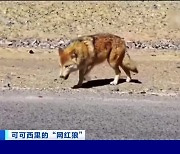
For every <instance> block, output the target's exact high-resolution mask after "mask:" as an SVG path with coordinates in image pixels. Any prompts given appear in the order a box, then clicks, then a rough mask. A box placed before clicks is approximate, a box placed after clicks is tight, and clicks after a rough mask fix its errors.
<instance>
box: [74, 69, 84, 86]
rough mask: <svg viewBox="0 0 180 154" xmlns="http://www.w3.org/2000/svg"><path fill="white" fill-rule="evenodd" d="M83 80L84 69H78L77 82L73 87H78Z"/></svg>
mask: <svg viewBox="0 0 180 154" xmlns="http://www.w3.org/2000/svg"><path fill="white" fill-rule="evenodd" d="M83 80H84V69H80V70H79V81H78V84H77V85H75V86H74V87H73V88H80V87H81V86H82V83H83Z"/></svg>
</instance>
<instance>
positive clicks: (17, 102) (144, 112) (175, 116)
mask: <svg viewBox="0 0 180 154" xmlns="http://www.w3.org/2000/svg"><path fill="white" fill-rule="evenodd" d="M179 100H180V99H179V98H170V97H167V98H166V97H158V96H150V97H148V96H136V97H134V96H132V95H129V96H121V95H119V94H95V93H94V94H93V93H90V94H88V93H86V95H85V94H83V93H79V92H74V93H70V92H67V93H58V94H53V93H35V92H31V93H29V92H26V93H23V92H12V93H9V92H8V93H0V129H51V130H63V129H82V130H86V139H180V101H179Z"/></svg>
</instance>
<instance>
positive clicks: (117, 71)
mask: <svg viewBox="0 0 180 154" xmlns="http://www.w3.org/2000/svg"><path fill="white" fill-rule="evenodd" d="M111 67H112V68H113V69H114V71H115V77H114V80H113V81H112V82H110V85H117V84H118V81H119V77H120V74H121V71H120V69H119V66H114V67H113V66H112V65H111Z"/></svg>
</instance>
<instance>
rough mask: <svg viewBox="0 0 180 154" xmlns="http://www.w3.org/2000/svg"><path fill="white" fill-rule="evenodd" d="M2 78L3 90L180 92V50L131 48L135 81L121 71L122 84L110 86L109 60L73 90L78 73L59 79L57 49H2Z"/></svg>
mask: <svg viewBox="0 0 180 154" xmlns="http://www.w3.org/2000/svg"><path fill="white" fill-rule="evenodd" d="M0 51H1V54H0V66H1V67H0V80H1V87H2V88H3V89H36V90H48V91H56V92H58V91H59V92H60V91H63V90H65V91H83V90H84V91H85V92H99V93H101V92H102V93H106V92H108V93H113V92H116V93H128V94H155V95H179V94H180V82H179V77H180V53H179V52H178V51H177V52H175V51H165V50H163V51H143V50H139V51H137V50H129V53H130V55H131V57H132V59H133V60H135V61H136V62H137V64H138V69H139V73H138V74H133V73H132V78H133V80H132V82H131V83H126V82H125V78H126V76H125V73H124V72H123V71H122V75H121V79H120V81H119V84H118V85H116V86H112V85H109V82H110V81H111V80H112V79H113V77H114V72H113V70H112V69H111V68H110V67H109V65H108V63H107V62H104V63H103V64H100V65H98V66H97V67H95V68H94V69H93V70H92V72H91V73H90V74H89V78H90V79H88V80H89V81H85V82H84V84H83V87H82V88H81V89H71V87H73V86H74V85H75V84H76V83H77V81H78V73H77V72H76V73H73V74H71V75H70V77H69V79H68V80H66V81H62V80H61V79H60V78H59V66H58V62H59V59H58V54H57V51H56V50H42V49H33V51H34V54H30V53H29V52H28V51H29V50H28V49H26V48H17V49H13V48H6V49H3V48H1V49H0Z"/></svg>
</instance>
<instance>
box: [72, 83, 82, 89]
mask: <svg viewBox="0 0 180 154" xmlns="http://www.w3.org/2000/svg"><path fill="white" fill-rule="evenodd" d="M81 86H82V85H78V84H77V85H75V86H73V87H72V89H77V88H81Z"/></svg>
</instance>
